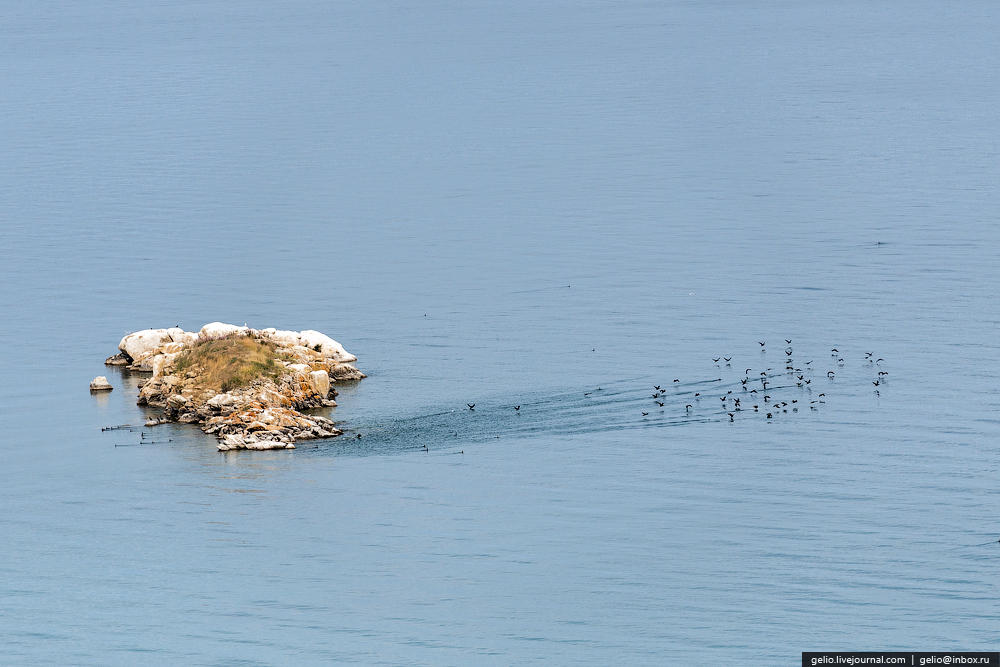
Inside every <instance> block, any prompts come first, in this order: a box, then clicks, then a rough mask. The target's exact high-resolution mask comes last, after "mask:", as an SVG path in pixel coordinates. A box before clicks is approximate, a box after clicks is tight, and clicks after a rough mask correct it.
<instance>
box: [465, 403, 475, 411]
mask: <svg viewBox="0 0 1000 667" xmlns="http://www.w3.org/2000/svg"><path fill="white" fill-rule="evenodd" d="M466 405H468V406H469V409H470V410H475V409H476V404H475V403H466Z"/></svg>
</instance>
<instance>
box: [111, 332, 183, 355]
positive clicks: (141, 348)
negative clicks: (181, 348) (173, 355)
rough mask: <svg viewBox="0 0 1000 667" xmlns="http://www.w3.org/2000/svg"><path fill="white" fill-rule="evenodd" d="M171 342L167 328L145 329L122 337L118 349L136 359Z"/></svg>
mask: <svg viewBox="0 0 1000 667" xmlns="http://www.w3.org/2000/svg"><path fill="white" fill-rule="evenodd" d="M170 342H172V340H171V338H170V334H169V333H167V330H166V329H143V330H142V331H136V332H135V333H130V334H128V335H126V336H125V337H124V338H122V339H121V342H120V343H118V349H119V350H121V351H122V352H124V353H125V354H127V355H128V356H129V357H131V358H132V359H133V360H135V359H139V358H141V357H143V356H145V355H146V354H148V353H150V352H152V351H153V350H155V349H156V348H158V347H160V346H161V345H163V344H164V343H170Z"/></svg>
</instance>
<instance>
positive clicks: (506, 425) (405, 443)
mask: <svg viewBox="0 0 1000 667" xmlns="http://www.w3.org/2000/svg"><path fill="white" fill-rule="evenodd" d="M762 380H765V381H767V382H768V383H770V384H769V385H768V387H767V390H766V392H765V391H763V390H762V389H761V386H762V383H761V381H762ZM753 389H756V390H757V393H756V394H755V393H751V391H752V390H753ZM654 394H658V396H654ZM764 395H767V396H769V397H770V398H769V401H767V402H765V401H764V400H763V397H764ZM813 395H814V394H813V390H812V389H811V388H803V387H801V386H798V385H797V384H796V382H795V379H794V376H791V375H790V374H788V373H776V374H768V375H767V376H765V377H763V378H761V377H758V378H754V379H753V381H752V382H750V383H748V384H746V385H745V384H743V382H742V378H737V379H735V380H732V379H723V378H719V377H713V378H706V379H701V380H696V381H689V382H678V383H673V384H671V385H670V386H668V387H665V388H664V389H663V391H662V393H661V392H657V391H656V390H655V389H653V384H652V383H651V382H650V381H648V380H647V379H646V378H628V379H621V380H616V381H613V382H610V383H607V384H603V385H601V386H599V387H591V388H581V389H577V390H568V391H563V392H556V393H551V392H548V393H542V392H538V393H534V394H530V393H529V394H524V395H522V397H521V399H520V402H517V403H515V402H511V401H510V399H509V398H507V397H504V398H502V399H501V398H497V399H495V400H494V399H490V398H487V397H484V398H481V399H479V400H478V401H477V403H475V404H473V405H474V406H475V407H474V409H470V408H469V407H468V406H467V405H463V406H462V407H456V408H453V409H449V410H439V411H429V412H426V413H422V414H415V415H407V416H400V417H395V418H380V419H378V420H372V421H368V422H365V421H358V420H354V419H352V420H350V421H349V422H347V423H344V424H340V427H341V428H343V429H344V435H342V436H340V437H338V438H334V439H330V440H322V441H316V442H308V441H306V442H303V443H301V444H300V445H299V449H300V450H305V452H312V453H317V454H322V455H335V456H369V455H386V454H394V453H406V452H415V451H424V448H425V447H426V448H427V450H428V451H434V450H439V451H440V450H442V449H454V450H458V449H460V448H461V447H465V446H466V445H470V444H475V443H483V442H488V441H491V440H496V439H502V438H508V437H533V436H538V435H556V436H559V435H574V434H583V433H601V432H610V431H628V430H636V429H659V428H667V427H683V426H687V425H692V424H699V423H701V424H704V423H712V422H728V421H733V420H735V419H741V420H742V419H749V418H755V419H759V420H765V419H770V418H771V417H768V414H767V413H768V410H769V409H770V410H771V411H772V412H773V413H774V418H777V415H778V414H781V415H783V416H784V418H786V419H787V418H788V417H789V416H790V415H791V414H794V413H798V412H799V411H800V410H802V411H803V412H807V413H808V412H809V411H810V409H814V407H815V404H813V406H814V407H813V408H811V407H810V404H811V402H812V400H816V399H812V397H813ZM723 397H726V400H725V401H723V400H721V399H722V398H723ZM735 399H739V400H740V404H739V405H736V404H735ZM811 399H812V400H811ZM792 401H794V403H793V402H792ZM782 402H784V403H785V405H784V406H782V405H781V403H782ZM816 402H817V403H818V402H819V401H818V400H817V401H816ZM659 403H663V405H662V406H661V405H659ZM754 405H757V406H758V410H756V411H755V410H754V407H753V406H754ZM517 406H520V409H517ZM688 406H690V407H688ZM731 415H732V416H731ZM359 436H360V437H359Z"/></svg>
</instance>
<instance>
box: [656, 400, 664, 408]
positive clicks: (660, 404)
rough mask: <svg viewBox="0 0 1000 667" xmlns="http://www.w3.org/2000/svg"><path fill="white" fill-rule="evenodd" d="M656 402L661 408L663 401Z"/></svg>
mask: <svg viewBox="0 0 1000 667" xmlns="http://www.w3.org/2000/svg"><path fill="white" fill-rule="evenodd" d="M656 404H657V405H659V406H660V407H661V408H662V407H663V405H664V403H663V401H656Z"/></svg>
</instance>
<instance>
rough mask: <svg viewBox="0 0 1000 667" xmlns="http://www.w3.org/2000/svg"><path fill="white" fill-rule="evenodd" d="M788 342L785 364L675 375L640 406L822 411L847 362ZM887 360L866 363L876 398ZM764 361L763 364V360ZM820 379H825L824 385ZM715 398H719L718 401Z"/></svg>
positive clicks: (734, 414) (728, 413)
mask: <svg viewBox="0 0 1000 667" xmlns="http://www.w3.org/2000/svg"><path fill="white" fill-rule="evenodd" d="M783 340H784V341H785V345H786V347H785V348H784V357H783V359H782V361H783V366H779V365H778V364H777V363H775V362H773V361H772V362H765V364H763V365H767V363H770V364H771V365H770V366H768V367H766V368H758V369H755V368H752V367H748V368H745V369H744V370H743V373H742V376H740V375H738V374H735V373H734V374H733V375H735V377H733V376H730V378H729V379H728V380H727V379H724V378H722V377H717V378H713V379H707V380H696V381H686V382H682V381H681V379H680V378H674V379H673V381H672V382H667V383H664V384H663V385H659V384H657V385H654V386H653V388H652V389H653V394H652V396H651V397H650V398H652V401H653V405H651V406H650V407H648V408H647V407H644V406H643V407H641V408H640V413H641V416H642V418H643V419H650V418H651V415H652V414H653V413H654V412H657V413H665V412H666V411H667V410H668V409H670V410H674V409H676V411H677V412H680V409H681V408H680V401H681V400H683V401H685V402H684V404H683V413H680V414H679V415H678V419H679V420H681V421H684V420H685V419H690V420H693V419H695V418H697V419H698V420H701V421H716V420H726V419H728V421H730V422H735V421H736V419H737V418H739V417H740V416H742V415H754V414H755V415H758V416H759V417H761V418H763V419H769V420H772V419H776V418H777V417H778V416H779V415H783V414H787V413H790V412H791V413H795V412H798V411H799V409H800V408H801V409H806V408H808V409H809V410H810V411H815V410H818V409H819V408H820V406H821V405H823V404H824V403H826V400H825V399H826V391H825V389H826V388H828V387H829V386H831V383H833V382H834V381H835V379H836V378H837V375H838V373H839V372H840V371H841V370H842V369H843V368H844V366H845V364H846V361H845V359H844V357H843V356H842V355H841V352H840V350H839V349H838V348H836V347H834V348H831V349H830V359H829V361H828V362H827V363H825V364H824V363H814V360H813V359H810V360H809V361H804V362H801V363H799V362H796V360H795V356H794V353H795V350H794V349H793V347H792V340H791V339H790V338H785V339H783ZM757 343H758V345H759V346H760V352H761V358H760V359H761V360H766V359H767V357H766V353H767V341H763V340H759V341H757ZM733 358H734V357H733V356H731V355H729V356H727V355H720V356H717V357H712V361H713V363H714V364H715V366H716V368H723V367H724V368H726V369H731V368H732V365H733ZM884 363H885V359H884V358H882V357H877V356H875V353H874V352H864V359H863V365H864V367H865V368H867V369H869V370H870V371H871V372H872V380H871V383H872V389H873V392H874V395H875V396H878V395H879V391H880V389H882V388H884V387H885V385H887V384H888V381H889V372H888V371H887V370H885V367H884V366H883V364H884ZM758 365H761V364H759V362H758ZM817 380H825V382H823V383H822V387H821V384H820V382H817ZM601 391H602V390H601V388H600V387H598V388H597V389H595V390H592V391H587V392H584V397H590V396H592V395H593V394H594V393H595V392H601ZM647 391H648V390H647ZM723 392H724V393H723ZM647 395H648V394H647ZM595 398H596V397H595ZM714 399H718V402H715V400H714ZM635 400H638V398H637V399H635ZM647 400H648V399H647ZM668 401H669V402H670V405H668ZM466 407H467V408H468V410H470V411H475V409H476V404H475V403H466ZM511 408H512V409H513V410H514V412H516V413H519V412H520V410H521V406H520V405H510V406H509V407H508V409H511Z"/></svg>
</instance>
